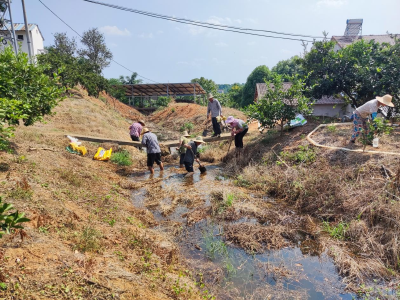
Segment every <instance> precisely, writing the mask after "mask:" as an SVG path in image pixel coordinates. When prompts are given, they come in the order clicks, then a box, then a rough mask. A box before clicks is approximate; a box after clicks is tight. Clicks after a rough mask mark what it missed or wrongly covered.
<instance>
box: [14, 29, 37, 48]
mask: <svg viewBox="0 0 400 300" xmlns="http://www.w3.org/2000/svg"><path fill="white" fill-rule="evenodd" d="M15 35H16V36H17V37H18V35H22V36H23V40H22V41H20V40H18V44H19V45H20V47H21V48H20V49H21V50H22V52H25V53H28V40H27V38H26V32H25V31H16V32H15ZM30 38H31V43H32V54H33V55H37V54H39V50H43V49H44V45H43V38H42V35H41V34H40V32H39V30H38V28H37V27H35V28H34V29H33V30H32V31H31V32H30Z"/></svg>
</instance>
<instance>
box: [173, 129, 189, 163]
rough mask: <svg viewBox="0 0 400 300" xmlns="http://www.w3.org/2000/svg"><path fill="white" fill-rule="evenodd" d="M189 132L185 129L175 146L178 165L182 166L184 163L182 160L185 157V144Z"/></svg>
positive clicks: (187, 141) (187, 140)
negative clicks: (177, 145)
mask: <svg viewBox="0 0 400 300" xmlns="http://www.w3.org/2000/svg"><path fill="white" fill-rule="evenodd" d="M189 137H190V134H189V133H188V132H187V131H186V130H185V131H184V132H183V135H182V136H181V137H180V138H179V147H177V148H176V150H177V151H178V153H179V167H180V168H183V166H184V163H183V160H184V159H185V154H186V147H185V145H186V144H188V143H189V139H188V138H189Z"/></svg>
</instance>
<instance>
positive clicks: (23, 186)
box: [8, 178, 33, 200]
mask: <svg viewBox="0 0 400 300" xmlns="http://www.w3.org/2000/svg"><path fill="white" fill-rule="evenodd" d="M8 196H9V197H10V198H13V199H22V200H31V199H32V196H33V191H32V189H31V186H30V185H29V183H28V181H27V180H26V178H23V179H22V180H21V181H17V184H16V186H15V188H14V189H13V190H12V191H11V192H10V193H9V194H8Z"/></svg>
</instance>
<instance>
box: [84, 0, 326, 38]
mask: <svg viewBox="0 0 400 300" xmlns="http://www.w3.org/2000/svg"><path fill="white" fill-rule="evenodd" d="M83 1H85V2H89V3H93V4H98V5H103V6H106V7H111V8H115V9H118V10H123V11H128V12H132V13H136V14H140V15H144V16H148V17H153V18H157V19H163V20H168V21H172V22H177V23H182V24H187V25H192V26H198V27H204V28H210V29H215V30H220V31H228V32H235V33H241V34H247V35H253V36H260V37H267V38H275V39H285V40H294V41H305V42H313V41H311V40H305V39H300V38H289V37H282V36H272V35H264V34H258V33H252V32H247V31H255V32H268V33H274V34H280V35H286V36H296V37H306V38H313V39H317V38H323V37H317V36H310V35H300V34H293V33H284V32H278V31H271V30H264V29H251V28H242V27H236V26H229V25H222V24H215V23H208V22H200V21H194V20H190V19H184V18H177V17H172V16H167V15H161V14H156V13H151V12H146V11H141V10H137V9H133V8H128V7H123V6H119V5H114V4H109V3H104V2H99V1H94V0H83ZM218 27H221V28H218Z"/></svg>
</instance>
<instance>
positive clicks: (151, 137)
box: [142, 132, 161, 153]
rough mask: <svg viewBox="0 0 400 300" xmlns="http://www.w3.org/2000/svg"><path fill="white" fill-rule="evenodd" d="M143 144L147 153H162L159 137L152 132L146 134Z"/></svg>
mask: <svg viewBox="0 0 400 300" xmlns="http://www.w3.org/2000/svg"><path fill="white" fill-rule="evenodd" d="M142 144H143V145H144V146H146V148H147V153H161V149H160V145H159V144H158V140H157V136H156V135H155V134H154V133H152V132H146V133H145V134H144V135H143V138H142Z"/></svg>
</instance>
